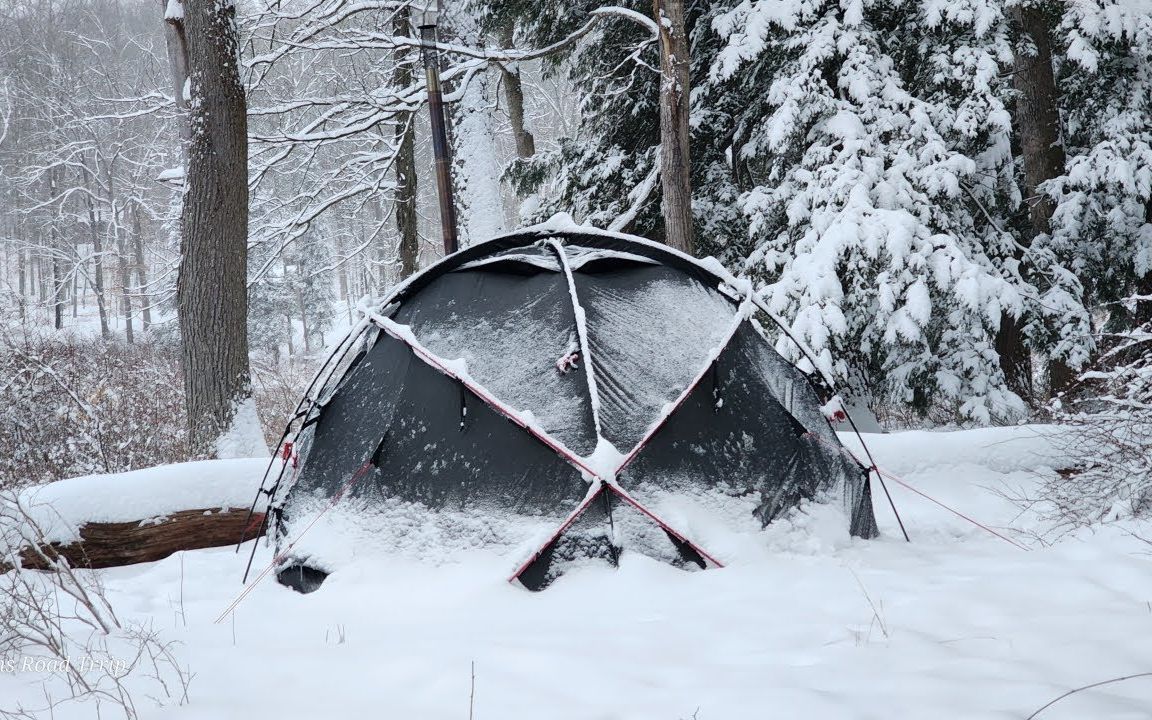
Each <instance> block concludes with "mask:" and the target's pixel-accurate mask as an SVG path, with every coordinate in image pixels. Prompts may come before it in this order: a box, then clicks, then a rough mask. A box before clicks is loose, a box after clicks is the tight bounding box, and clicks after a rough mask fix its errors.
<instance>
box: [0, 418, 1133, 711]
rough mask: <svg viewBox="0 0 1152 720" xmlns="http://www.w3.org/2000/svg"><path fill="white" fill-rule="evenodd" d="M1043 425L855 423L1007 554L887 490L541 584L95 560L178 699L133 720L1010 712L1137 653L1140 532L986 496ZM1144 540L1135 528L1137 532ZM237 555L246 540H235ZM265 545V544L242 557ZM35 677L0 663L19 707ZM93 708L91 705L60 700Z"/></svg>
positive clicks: (1014, 474)
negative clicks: (167, 661) (323, 577)
mask: <svg viewBox="0 0 1152 720" xmlns="http://www.w3.org/2000/svg"><path fill="white" fill-rule="evenodd" d="M1057 432H1058V431H1057V430H1056V429H1054V428H1043V427H1031V428H1015V429H986V430H974V431H964V432H954V433H927V432H910V433H901V434H894V435H887V436H870V446H871V449H872V450H873V452H874V453H875V454H876V456H877V461H878V463H879V464H880V465H881V466H882V467H884V468H885V469H886V470H888V471H890V472H892V473H894V474H895V475H897V476H899V477H900V478H901V479H903V480H905V481H907V482H908V483H909V484H911V485H913V486H914V487H916V488H917V489H919V490H921V491H922V492H925V493H927V494H928V495H930V496H932V497H933V498H935V499H937V500H940V501H942V502H944V503H946V504H948V505H950V506H952V507H954V508H956V509H957V510H960V511H962V512H964V513H966V514H968V515H970V516H971V517H973V518H974V519H976V520H979V521H981V522H984V523H986V524H988V525H990V526H993V527H995V528H997V529H1003V528H1007V527H1011V528H1014V529H1015V530H1016V531H1018V532H1009V533H1008V534H1009V535H1010V536H1011V537H1013V538H1014V539H1017V540H1019V541H1021V542H1023V543H1024V544H1026V545H1028V546H1029V547H1031V548H1032V549H1030V550H1027V551H1025V550H1021V549H1018V548H1017V547H1014V546H1013V545H1011V544H1009V543H1008V542H1005V541H1004V540H1001V539H998V538H996V537H993V536H991V535H989V534H988V533H986V532H984V531H983V530H981V529H979V528H977V527H975V526H973V525H971V524H969V523H968V522H966V521H964V520H962V519H960V518H958V517H956V516H955V515H952V514H950V513H948V512H946V511H945V510H942V509H941V508H939V507H937V506H935V505H932V504H931V503H929V502H928V501H926V500H924V499H922V498H920V497H919V496H916V495H914V494H912V493H910V492H909V491H907V490H905V489H903V488H902V487H900V486H898V485H896V484H894V483H890V488H891V490H892V494H893V497H894V499H895V501H896V503H897V506H898V508H899V509H900V511H901V514H902V516H903V518H904V521H905V523H906V525H907V527H908V531H909V533H910V534H911V536H912V543H911V544H908V543H905V542H904V541H903V540H902V539H901V538H900V536H899V530H898V529H897V527H896V525H895V522H894V519H893V516H892V514H891V512H890V510H889V509H888V508H887V506H886V503H885V501H884V499H883V494H882V493H881V492H879V488H877V493H876V498H875V503H876V510H877V515H878V519H879V521H880V523H881V527H882V530H883V531H884V535H883V537H882V538H880V539H878V540H874V541H861V540H856V539H851V538H849V537H848V536H847V534H846V532H845V531H844V530H843V527H844V526H843V522H842V520H839V521H832V520H830V519H829V518H826V517H824V515H823V514H822V511H817V512H815V513H814V514H812V515H799V516H796V517H795V518H794V521H793V522H792V523H790V524H789V523H778V524H776V525H774V526H772V527H770V528H769V529H768V530H767V531H765V532H763V533H756V534H752V535H748V536H745V537H744V538H743V539H742V542H740V543H739V546H738V547H737V546H736V545H731V546H729V547H728V548H726V550H727V551H728V553H729V554H728V555H727V556H726V559H727V560H728V561H729V566H728V567H727V568H725V569H723V570H712V571H706V572H692V573H689V572H683V571H680V570H676V569H674V568H671V567H669V566H666V565H663V564H660V563H658V562H656V561H653V560H650V559H648V558H645V557H642V556H635V555H633V556H626V557H625V558H623V560H622V563H621V567H620V569H619V570H618V571H613V570H611V569H607V568H601V567H586V568H582V569H577V570H573V571H571V572H569V573H568V574H567V575H565V576H564V577H562V578H560V579H559V580H558V581H557V582H556V583H555V584H554V585H553V586H552V587H551V588H549V589H548V590H546V591H544V592H542V593H535V594H534V593H529V592H526V591H524V590H523V589H521V588H519V587H515V586H512V585H509V584H508V583H507V582H505V578H506V577H507V574H508V571H509V564H510V560H509V559H508V558H507V557H497V556H494V555H492V554H489V553H486V552H484V551H473V552H470V553H465V554H461V555H458V556H456V557H453V558H451V560H450V561H449V562H448V563H447V564H444V565H442V566H439V567H436V566H432V565H428V564H422V563H416V562H414V561H411V560H399V559H390V558H388V557H362V558H359V559H358V560H357V561H356V562H355V563H354V564H353V565H352V566H351V567H348V568H346V569H344V570H342V571H340V572H339V573H337V574H335V575H333V576H332V577H331V578H329V580H328V581H327V582H326V583H325V585H324V586H323V587H322V588H321V589H320V591H318V592H316V593H314V594H311V595H307V596H302V595H298V594H295V593H292V592H290V591H288V590H286V589H284V588H282V587H279V586H278V585H276V584H275V583H274V582H273V581H271V580H265V581H264V582H263V583H262V584H261V585H259V586H258V587H257V588H256V589H255V591H254V592H252V594H251V595H249V596H248V597H247V598H246V599H245V600H244V601H243V602H242V603H241V604H240V605H239V608H238V610H237V611H236V613H235V617H234V618H229V619H227V620H225V621H224V622H223V623H221V624H219V625H216V624H213V621H214V620H215V619H216V618H217V616H219V615H220V613H221V612H222V611H223V610H224V609H225V607H227V606H228V604H229V603H230V602H231V601H232V600H233V599H234V598H235V597H236V595H237V594H238V593H239V592H240V590H241V585H240V574H241V573H242V571H243V562H244V559H245V556H246V554H247V553H246V552H244V553H242V554H240V555H236V554H234V553H233V552H232V551H231V550H230V549H221V550H212V551H196V552H190V553H184V554H183V556H179V555H178V556H174V557H171V558H169V559H167V560H165V561H162V562H159V563H155V564H151V565H141V566H134V567H126V568H117V569H114V570H111V571H107V572H106V574H105V578H106V583H107V589H108V593H109V597H110V599H111V601H112V603H113V605H114V607H115V608H116V609H117V611H118V613H119V614H120V616H121V619H122V620H126V621H133V620H135V621H141V622H151V623H153V625H154V627H155V628H156V629H157V630H158V631H160V632H161V633H162V634H163V636H164V637H165V638H166V639H172V640H177V641H179V642H180V643H181V645H180V646H179V647H178V648H177V649H176V653H177V655H178V656H179V658H180V660H181V662H183V663H186V664H187V665H188V666H189V668H190V670H191V671H192V672H193V673H194V678H193V679H192V682H191V686H190V688H189V697H190V700H191V702H190V704H189V705H187V706H185V707H181V708H178V709H174V708H166V709H157V708H154V707H152V706H151V703H150V702H148V701H146V700H140V701H139V702H138V705H139V709H140V710H141V713H142V716H143V717H176V718H186V719H192V718H195V719H197V720H199V719H204V720H207V719H209V718H211V719H212V720H217V719H221V718H253V717H268V718H277V720H290V719H295V718H300V719H301V720H303V719H305V718H307V719H309V720H311V719H312V718H321V717H340V718H465V717H469V696H470V693H471V692H472V689H471V668H472V663H475V696H474V707H473V710H472V717H475V718H481V719H482V718H492V719H494V720H495V719H497V718H499V719H501V720H511V719H514V718H550V719H553V718H554V719H567V718H571V719H572V720H589V719H597V720H599V719H603V720H609V719H612V720H615V719H620V720H625V719H628V720H631V719H647V718H653V719H657V718H660V719H669V720H679V719H680V718H691V717H695V718H699V719H700V720H738V719H741V718H749V719H752V718H755V719H757V720H760V719H763V718H766V717H781V718H811V719H814V720H832V719H840V718H844V719H847V718H852V719H857V718H885V719H890V718H1026V717H1028V715H1029V714H1030V713H1031V712H1033V711H1034V710H1036V709H1037V708H1039V707H1040V706H1042V705H1043V704H1044V703H1046V702H1048V701H1049V700H1051V699H1053V698H1055V697H1056V696H1058V695H1060V694H1061V693H1063V692H1065V691H1067V690H1070V689H1072V688H1074V687H1078V686H1081V685H1086V684H1089V683H1093V682H1096V681H1100V680H1106V679H1109V678H1113V677H1117V676H1121V675H1129V674H1134V673H1139V672H1147V671H1149V670H1152V644H1149V643H1148V642H1147V641H1146V638H1147V637H1149V633H1152V573H1149V560H1148V555H1147V553H1148V552H1149V551H1152V546H1149V545H1148V544H1147V543H1146V542H1142V541H1141V540H1139V539H1138V538H1137V537H1135V536H1134V535H1133V534H1132V533H1133V532H1135V533H1137V534H1139V533H1140V529H1139V528H1138V527H1136V526H1120V525H1110V526H1105V527H1099V528H1096V529H1095V530H1094V531H1093V532H1085V533H1082V534H1080V535H1076V536H1072V537H1065V538H1063V539H1060V540H1059V541H1058V542H1055V543H1054V544H1052V545H1051V546H1048V547H1044V546H1043V544H1042V543H1038V542H1037V541H1035V540H1029V539H1028V534H1029V533H1034V532H1042V531H1043V530H1044V528H1043V527H1041V526H1040V525H1039V524H1038V522H1037V521H1036V520H1035V519H1033V518H1031V516H1029V515H1028V514H1021V513H1020V511H1019V509H1018V508H1016V507H1015V506H1013V505H1012V504H1011V503H1009V502H1008V501H1007V500H1005V499H1004V498H1003V497H1001V496H999V495H998V494H997V493H998V491H1002V490H1013V489H1027V488H1028V487H1029V486H1030V485H1031V484H1033V483H1035V482H1036V480H1037V478H1038V477H1040V476H1041V475H1042V474H1045V473H1050V472H1052V470H1051V466H1053V465H1055V466H1059V465H1060V462H1059V457H1058V455H1057V454H1056V453H1055V451H1054V449H1053V447H1052V442H1051V438H1052V437H1053V435H1054V434H1055V433H1057ZM1144 534H1145V535H1146V536H1148V535H1152V532H1148V531H1147V528H1145V532H1144ZM245 549H247V548H245ZM269 559H270V555H269V551H268V550H267V549H265V548H261V550H260V551H259V553H258V556H257V568H260V567H262V566H263V565H264V564H266V563H267V562H268V560H269ZM42 679H43V677H42V676H39V675H37V674H35V673H20V672H15V673H9V674H0V697H3V698H5V700H8V699H10V698H16V697H20V698H22V699H26V700H28V701H34V700H35V699H36V697H37V696H38V693H39V683H40V681H41V680H42ZM1150 712H1152V680H1149V679H1147V678H1144V679H1134V680H1132V681H1129V682H1125V683H1119V684H1113V685H1107V686H1104V687H1101V688H1097V689H1093V690H1089V691H1085V692H1082V693H1078V694H1076V695H1073V696H1072V697H1070V698H1068V699H1066V700H1064V701H1062V702H1060V703H1058V704H1056V705H1054V706H1053V707H1051V708H1049V709H1047V710H1045V711H1044V712H1043V713H1042V714H1041V715H1039V716H1038V717H1040V718H1044V720H1054V719H1056V718H1065V719H1070V718H1094V719H1103V718H1109V719H1116V720H1119V719H1121V718H1131V719H1133V720H1135V719H1136V718H1147V717H1149V714H1150ZM55 717H57V718H71V717H75V718H90V717H93V715H92V706H91V705H90V704H89V705H87V706H80V707H73V708H68V709H65V708H58V709H57V712H56V715H55Z"/></svg>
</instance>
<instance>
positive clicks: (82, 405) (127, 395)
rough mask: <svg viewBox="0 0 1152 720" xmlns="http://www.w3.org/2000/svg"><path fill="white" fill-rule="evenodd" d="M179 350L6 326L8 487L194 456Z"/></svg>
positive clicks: (2, 348) (0, 378)
mask: <svg viewBox="0 0 1152 720" xmlns="http://www.w3.org/2000/svg"><path fill="white" fill-rule="evenodd" d="M183 405H184V403H183V386H182V385H181V381H180V365H179V353H178V351H177V349H176V348H175V347H174V346H171V345H169V344H167V343H164V342H152V343H138V344H134V345H128V344H124V343H119V342H115V341H102V340H99V339H85V338H80V337H76V336H72V335H64V334H55V335H52V336H45V335H42V334H37V333H29V334H23V335H19V336H15V335H10V334H3V335H0V447H4V448H8V449H9V450H8V451H7V452H4V453H0V487H10V486H13V485H16V484H28V483H40V482H49V481H52V480H58V479H60V478H64V477H72V476H76V475H85V474H91V473H109V472H122V471H125V470H132V469H136V468H140V467H147V466H151V465H159V464H164V463H171V462H176V461H179V460H183V459H185V457H186V456H187V446H186V435H185V430H184V407H183Z"/></svg>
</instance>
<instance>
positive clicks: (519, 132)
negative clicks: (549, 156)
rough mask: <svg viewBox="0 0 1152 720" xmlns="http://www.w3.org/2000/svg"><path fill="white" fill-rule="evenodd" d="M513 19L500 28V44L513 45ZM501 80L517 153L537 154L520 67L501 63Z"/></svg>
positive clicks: (524, 156)
mask: <svg viewBox="0 0 1152 720" xmlns="http://www.w3.org/2000/svg"><path fill="white" fill-rule="evenodd" d="M512 31H513V28H512V21H511V20H508V21H506V22H505V23H504V25H503V26H501V28H500V37H499V39H500V44H501V45H502V46H503V47H505V48H510V47H512V35H513V32H512ZM497 67H499V68H500V76H501V82H502V84H503V85H504V101H505V102H506V103H507V105H508V123H509V124H510V125H511V126H512V136H513V137H514V138H516V155H517V157H520V158H530V157H532V156H533V155H535V154H536V138H534V137H533V136H532V133H531V132H529V131H528V129H527V128H526V127H524V84H523V83H522V82H521V81H520V68H519V67H518V66H516V65H514V64H509V63H500V64H499V65H497Z"/></svg>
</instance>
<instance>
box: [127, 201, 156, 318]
mask: <svg viewBox="0 0 1152 720" xmlns="http://www.w3.org/2000/svg"><path fill="white" fill-rule="evenodd" d="M132 246H133V254H134V255H135V256H136V257H135V262H134V263H133V264H134V265H135V270H136V290H137V292H136V294H137V295H138V296H139V298H140V325H141V329H142V330H143V331H144V332H148V328H149V327H151V325H152V308H151V307H150V305H151V302H152V301H151V299H150V298H149V297H148V289H147V288H148V267H147V266H146V265H145V264H144V234H143V232H141V229H140V205H139V204H138V203H132Z"/></svg>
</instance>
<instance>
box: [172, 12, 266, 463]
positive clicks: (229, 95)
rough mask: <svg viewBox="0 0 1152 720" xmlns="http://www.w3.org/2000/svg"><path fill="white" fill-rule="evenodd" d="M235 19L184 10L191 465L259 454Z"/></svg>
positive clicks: (183, 330)
mask: <svg viewBox="0 0 1152 720" xmlns="http://www.w3.org/2000/svg"><path fill="white" fill-rule="evenodd" d="M235 14H236V8H235V4H234V3H233V2H229V1H226V0H221V1H220V2H190V3H188V4H187V5H186V6H184V17H183V20H184V23H183V25H184V31H185V39H186V41H187V49H188V75H189V87H190V93H189V94H190V97H191V102H190V121H191V127H192V132H191V136H190V139H189V142H188V166H187V169H186V171H185V183H184V186H185V190H184V205H183V210H182V212H181V217H180V220H181V227H182V229H183V238H182V245H181V262H180V273H179V278H178V280H177V283H176V296H177V311H178V315H179V320H180V338H181V345H182V354H183V361H184V391H185V394H186V396H187V403H188V426H189V438H190V446H191V450H192V453H193V455H195V456H218V457H228V456H236V455H247V454H251V453H253V452H256V451H257V450H258V449H259V448H260V447H261V446H262V445H263V439H262V437H261V433H260V428H259V424H258V421H257V419H256V416H255V405H254V403H253V401H252V385H251V377H250V372H249V367H248V324H247V323H248V289H247V281H248V273H247V269H248V119H247V102H246V98H245V93H244V86H243V83H242V82H241V80H240V68H239V66H238V60H239V57H240V55H239V50H240V47H239V37H238V33H237V28H236V16H235ZM265 451H266V448H265Z"/></svg>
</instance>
